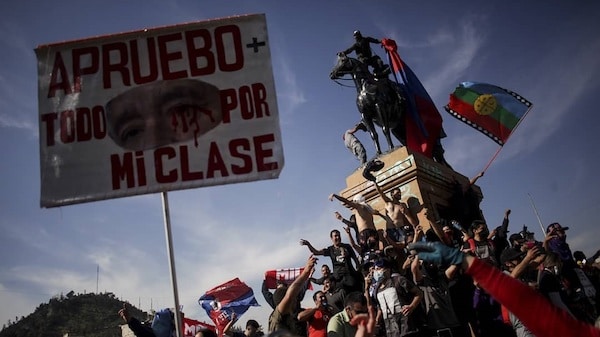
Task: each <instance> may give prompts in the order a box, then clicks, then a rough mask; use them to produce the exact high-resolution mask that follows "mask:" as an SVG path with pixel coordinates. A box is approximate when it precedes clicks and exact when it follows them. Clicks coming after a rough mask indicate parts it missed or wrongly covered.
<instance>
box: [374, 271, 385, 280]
mask: <svg viewBox="0 0 600 337" xmlns="http://www.w3.org/2000/svg"><path fill="white" fill-rule="evenodd" d="M382 278H383V270H375V271H373V281H375V282H379V281H381V279H382Z"/></svg>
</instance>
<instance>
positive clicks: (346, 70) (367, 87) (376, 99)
mask: <svg viewBox="0 0 600 337" xmlns="http://www.w3.org/2000/svg"><path fill="white" fill-rule="evenodd" d="M345 75H350V76H351V77H352V80H353V81H354V86H355V87H356V94H357V96H356V106H357V107H358V111H359V112H360V114H361V118H362V122H363V123H364V125H365V126H366V127H367V131H368V132H369V134H370V135H371V139H373V143H374V144H375V149H376V150H377V154H378V155H379V154H381V147H380V145H379V136H378V134H377V130H375V124H377V125H378V126H380V127H381V129H382V130H383V134H384V136H385V139H386V141H387V143H388V146H389V149H388V150H392V149H393V148H394V144H393V143H392V137H391V135H392V134H393V135H394V136H395V137H396V138H397V139H398V140H399V141H400V142H401V143H402V144H403V145H404V144H406V141H405V140H406V130H405V124H404V112H405V111H406V103H405V102H406V99H405V97H404V96H403V94H402V92H401V91H402V89H401V87H400V86H399V85H396V84H395V83H394V82H392V81H390V80H389V79H387V78H383V79H378V78H376V77H374V76H373V74H371V72H369V69H368V67H367V65H366V64H364V63H362V62H360V61H359V60H357V59H355V58H351V57H348V56H346V55H343V54H338V60H337V63H336V65H335V67H333V69H332V70H331V73H330V74H329V77H330V78H331V79H332V80H336V79H339V78H343V77H344V76H345Z"/></svg>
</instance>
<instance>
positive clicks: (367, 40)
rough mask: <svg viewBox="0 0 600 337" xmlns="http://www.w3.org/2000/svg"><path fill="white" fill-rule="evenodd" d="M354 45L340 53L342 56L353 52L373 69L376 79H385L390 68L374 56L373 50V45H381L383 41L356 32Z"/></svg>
mask: <svg viewBox="0 0 600 337" xmlns="http://www.w3.org/2000/svg"><path fill="white" fill-rule="evenodd" d="M354 40H355V42H354V44H353V45H352V46H350V48H348V49H346V50H344V51H342V52H340V53H338V54H342V55H347V54H350V53H351V52H352V51H354V52H355V53H356V58H357V59H358V60H359V61H361V62H362V63H364V64H366V65H369V66H371V67H373V74H374V75H375V77H378V78H380V77H385V76H386V75H388V74H389V73H390V67H389V66H388V65H386V64H384V63H383V61H382V60H381V58H379V56H377V55H374V54H373V51H372V50H371V45H370V44H371V43H379V44H381V40H378V39H376V38H373V37H370V36H362V34H361V33H360V31H358V30H355V31H354Z"/></svg>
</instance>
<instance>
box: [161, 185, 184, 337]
mask: <svg viewBox="0 0 600 337" xmlns="http://www.w3.org/2000/svg"><path fill="white" fill-rule="evenodd" d="M161 195H162V203H163V215H164V221H165V237H166V240H167V252H168V254H169V270H170V272H171V285H172V286H173V297H174V300H175V332H176V333H177V337H183V331H182V330H181V328H182V327H183V325H182V324H183V322H182V321H181V314H180V308H179V293H178V291H177V273H176V272H175V257H174V254H173V236H172V235H171V217H170V214H169V198H168V196H167V192H162V194H161Z"/></svg>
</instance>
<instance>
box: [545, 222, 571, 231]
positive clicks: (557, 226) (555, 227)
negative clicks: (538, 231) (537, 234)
mask: <svg viewBox="0 0 600 337" xmlns="http://www.w3.org/2000/svg"><path fill="white" fill-rule="evenodd" d="M568 229H569V227H563V226H561V225H560V224H559V223H558V222H553V223H551V224H549V225H548V227H546V233H550V232H552V231H553V230H554V231H556V230H563V231H566V230H568Z"/></svg>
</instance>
